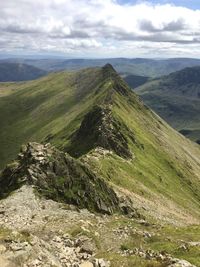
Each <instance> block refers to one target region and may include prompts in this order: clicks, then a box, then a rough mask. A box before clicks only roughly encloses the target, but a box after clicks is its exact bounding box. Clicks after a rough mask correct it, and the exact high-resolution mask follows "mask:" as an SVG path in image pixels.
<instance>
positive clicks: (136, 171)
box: [0, 65, 200, 223]
mask: <svg viewBox="0 0 200 267" xmlns="http://www.w3.org/2000/svg"><path fill="white" fill-rule="evenodd" d="M0 114H1V115H0V116H1V129H2V130H1V132H0V139H1V142H2V145H1V147H0V154H1V166H2V167H3V166H5V164H6V163H8V162H9V161H10V160H11V159H12V158H15V156H16V154H17V153H18V151H19V148H20V146H21V144H22V143H26V142H28V141H39V142H45V143H46V142H51V143H52V144H54V145H55V146H56V147H58V148H59V149H62V150H64V151H66V152H68V153H70V154H71V155H72V156H74V157H81V160H82V161H83V162H84V163H86V164H89V166H92V169H93V170H94V171H95V172H96V173H98V175H100V176H101V177H104V178H105V179H106V180H110V181H112V183H113V184H114V185H115V186H116V187H119V190H122V191H123V190H129V191H130V192H131V195H132V196H134V201H136V199H137V200H138V201H137V202H138V205H139V206H140V205H141V203H142V202H143V201H145V202H146V200H147V199H148V201H147V202H146V204H145V205H147V210H149V212H150V213H152V216H161V217H163V218H164V219H165V220H172V214H173V220H174V221H188V223H192V222H196V220H197V218H199V216H200V209H199V207H200V203H199V195H200V192H199V190H200V189H199V188H200V187H199V175H200V149H199V147H198V145H195V144H193V143H191V142H190V141H189V140H187V139H185V138H184V137H183V136H181V135H180V134H178V133H177V132H175V131H174V130H173V129H171V128H170V127H169V126H168V125H167V124H166V123H165V122H163V121H162V120H161V119H160V118H159V117H157V115H155V114H154V113H153V112H152V111H151V110H149V109H148V108H147V107H146V106H144V104H143V103H142V102H141V101H140V100H139V99H138V97H137V96H136V95H135V94H134V93H133V92H132V91H131V89H130V88H129V87H128V86H127V84H126V83H125V82H124V81H123V80H122V79H121V78H120V77H119V76H118V74H117V73H116V72H115V71H114V69H113V68H112V66H111V65H106V66H104V67H103V68H95V69H85V70H82V71H78V72H61V73H54V74H50V75H49V76H47V77H44V78H42V79H40V80H37V81H31V82H27V83H23V84H16V85H15V84H1V98H0ZM99 147H101V148H103V151H105V153H106V157H104V152H103V154H102V152H101V150H99V149H98V148H99ZM180 188H181V190H180ZM135 195H136V196H137V197H135ZM155 201H156V202H157V203H160V209H159V212H158V214H157V212H156V211H155V210H152V209H151V208H150V207H151V205H154V204H153V203H155ZM171 205H174V208H173V209H172V210H171V208H170V207H171ZM177 211H179V212H177Z"/></svg>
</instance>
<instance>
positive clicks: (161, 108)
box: [136, 66, 200, 143]
mask: <svg viewBox="0 0 200 267" xmlns="http://www.w3.org/2000/svg"><path fill="white" fill-rule="evenodd" d="M199 77H200V67H198V66H197V67H192V68H185V69H183V70H181V71H178V72H174V73H171V74H170V75H168V76H164V77H161V78H160V79H154V80H151V81H149V82H147V83H146V84H144V85H142V86H141V87H139V88H137V89H136V92H137V93H138V94H139V95H140V96H141V97H142V99H143V100H144V102H145V103H146V104H147V105H149V106H150V107H151V108H152V109H153V110H155V112H157V113H158V114H159V115H160V116H161V117H162V118H164V119H165V120H166V121H167V122H168V123H169V124H170V125H171V126H172V127H174V128H175V129H177V130H178V131H180V132H181V133H182V134H184V135H185V136H187V137H188V138H190V139H192V140H194V141H196V142H198V143H199V140H200V117H199V114H200V78H199Z"/></svg>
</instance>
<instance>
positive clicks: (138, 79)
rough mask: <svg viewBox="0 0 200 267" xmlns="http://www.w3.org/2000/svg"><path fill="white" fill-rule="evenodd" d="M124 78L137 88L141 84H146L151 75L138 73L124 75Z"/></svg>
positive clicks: (132, 86)
mask: <svg viewBox="0 0 200 267" xmlns="http://www.w3.org/2000/svg"><path fill="white" fill-rule="evenodd" d="M122 78H123V79H124V80H125V81H126V82H127V84H128V85H129V86H130V87H131V88H133V89H135V88H136V87H139V86H141V85H143V84H145V83H146V82H147V81H148V80H149V77H146V76H138V75H133V74H129V75H122Z"/></svg>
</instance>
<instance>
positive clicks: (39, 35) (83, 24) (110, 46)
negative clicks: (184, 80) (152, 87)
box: [0, 0, 200, 56]
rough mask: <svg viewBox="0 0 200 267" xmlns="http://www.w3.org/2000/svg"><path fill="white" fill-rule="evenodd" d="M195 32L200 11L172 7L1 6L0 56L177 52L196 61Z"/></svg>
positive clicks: (14, 2)
mask: <svg viewBox="0 0 200 267" xmlns="http://www.w3.org/2000/svg"><path fill="white" fill-rule="evenodd" d="M199 29H200V10H192V9H188V8H185V7H176V6H174V5H171V4H163V5H161V4H160V5H159V4H157V5H153V4H149V3H146V2H144V3H140V4H135V5H131V4H129V5H119V4H118V3H117V1H116V0H113V1H112V0H6V1H1V2H0V49H1V51H6V50H10V51H17V50H23V51H24V52H25V53H26V51H27V52H28V51H52V52H53V51H57V52H59V51H60V52H64V53H70V54H73V55H85V56H91V55H95V56H98V55H99V56H101V55H102V56H109V55H110V56H139V55H141V56H142V55H149V54H150V53H152V54H151V55H152V56H154V55H156V56H157V54H159V55H161V56H162V53H166V54H167V55H169V56H170V54H173V55H174V54H175V53H176V51H177V54H178V55H181V54H182V55H183V56H187V53H189V55H190V56H191V53H193V56H195V54H194V53H199V52H200V31H199ZM191 47H192V48H193V50H192V51H191ZM136 49H137V51H136ZM109 53H110V54H109Z"/></svg>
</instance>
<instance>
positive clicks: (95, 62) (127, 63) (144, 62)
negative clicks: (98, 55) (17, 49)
mask: <svg viewBox="0 0 200 267" xmlns="http://www.w3.org/2000/svg"><path fill="white" fill-rule="evenodd" d="M2 61H4V62H15V63H23V64H29V65H32V66H35V67H37V68H40V69H44V70H46V71H58V70H79V69H82V68H86V67H102V66H104V65H105V64H106V63H110V64H112V65H113V67H114V68H115V69H116V70H117V72H118V73H120V74H126V75H130V74H133V75H138V76H148V77H159V76H163V75H168V74H169V73H172V72H174V71H178V70H181V69H183V68H186V67H193V66H198V65H199V66H200V59H193V58H171V59H147V58H105V59H65V58H63V59H61V58H49V59H48V58H44V59H32V58H31V59H28V58H25V59H23V58H18V59H17V58H10V59H4V60H2Z"/></svg>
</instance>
